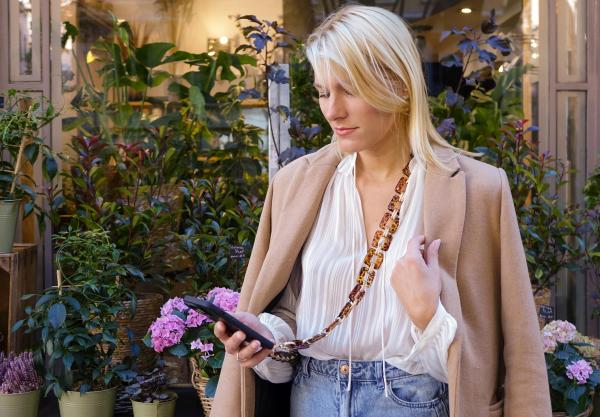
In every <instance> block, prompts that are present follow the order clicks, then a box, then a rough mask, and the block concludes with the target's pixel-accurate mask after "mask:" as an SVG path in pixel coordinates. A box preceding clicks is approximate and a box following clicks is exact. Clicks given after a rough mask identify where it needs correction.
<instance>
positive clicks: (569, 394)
mask: <svg viewBox="0 0 600 417" xmlns="http://www.w3.org/2000/svg"><path fill="white" fill-rule="evenodd" d="M541 333H542V334H541V336H542V341H543V344H544V352H545V353H544V356H545V359H546V369H547V371H548V382H549V383H550V393H551V399H552V409H553V410H555V411H566V412H567V414H569V415H570V416H576V415H579V414H581V413H582V412H584V411H585V410H586V409H587V408H588V407H589V406H590V405H591V402H592V395H591V394H592V393H593V392H594V391H595V390H596V387H597V386H598V385H599V384H600V371H599V370H598V369H595V368H596V366H597V365H596V361H595V358H597V357H598V354H599V352H598V349H597V348H596V347H595V346H594V345H593V344H592V343H590V342H591V340H590V339H589V338H586V337H585V336H583V335H581V334H580V333H579V332H577V329H576V328H575V326H574V325H573V324H571V323H569V322H568V321H562V320H555V321H552V322H550V323H548V324H547V325H546V326H545V327H544V328H543V329H542V332H541Z"/></svg>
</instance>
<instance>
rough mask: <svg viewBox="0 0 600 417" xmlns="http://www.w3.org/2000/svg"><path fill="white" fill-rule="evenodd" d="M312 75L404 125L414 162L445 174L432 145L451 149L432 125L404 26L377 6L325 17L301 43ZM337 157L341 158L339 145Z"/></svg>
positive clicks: (350, 7)
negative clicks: (333, 80)
mask: <svg viewBox="0 0 600 417" xmlns="http://www.w3.org/2000/svg"><path fill="white" fill-rule="evenodd" d="M306 56H307V58H308V60H309V61H310V63H311V65H312V67H313V69H314V71H315V74H316V75H317V76H319V77H323V79H328V78H329V77H330V76H333V77H335V78H336V79H337V80H338V81H339V82H340V84H342V86H344V88H346V89H348V90H349V91H351V92H353V93H355V94H356V95H358V96H359V97H361V98H362V99H364V100H365V101H366V102H367V103H368V104H370V105H371V106H373V107H375V108H376V109H378V110H380V111H384V112H389V113H394V114H395V115H396V117H395V118H394V120H395V126H396V127H399V126H404V127H405V131H403V132H402V131H399V132H398V140H401V139H402V137H405V136H408V138H409V145H410V150H411V151H412V152H413V154H414V156H415V158H417V159H418V160H421V161H422V162H429V163H432V164H434V165H437V166H439V167H441V168H443V169H448V168H447V167H446V165H445V164H444V162H443V161H442V160H440V158H438V157H437V155H436V154H435V152H434V151H433V147H432V144H437V145H440V146H442V147H445V148H451V149H454V150H457V151H458V152H463V151H462V150H460V149H458V148H454V147H453V146H451V145H450V144H449V143H448V142H447V141H446V140H445V139H444V138H443V137H442V136H441V135H440V134H439V133H438V132H437V131H436V129H435V127H434V126H433V123H432V122H431V115H430V112H429V104H428V101H427V91H426V84H425V79H424V76H423V71H422V69H421V58H420V55H419V51H418V49H417V47H416V45H415V43H414V41H413V37H412V34H411V32H410V29H409V27H408V26H407V25H406V24H405V23H404V21H403V20H402V19H401V18H400V17H399V16H397V15H395V14H393V13H392V12H389V11H387V10H385V9H382V8H379V7H370V6H361V5H348V6H344V7H342V8H341V9H339V10H338V11H336V12H334V13H333V14H331V15H330V16H328V17H327V18H326V19H325V21H323V22H322V23H321V24H320V25H319V26H318V27H317V28H316V29H315V30H314V32H313V33H312V34H311V35H310V36H309V37H308V40H307V42H306ZM338 152H339V153H340V154H341V151H340V148H339V146H338Z"/></svg>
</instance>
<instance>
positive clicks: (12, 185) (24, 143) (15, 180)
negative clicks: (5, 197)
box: [10, 136, 29, 195]
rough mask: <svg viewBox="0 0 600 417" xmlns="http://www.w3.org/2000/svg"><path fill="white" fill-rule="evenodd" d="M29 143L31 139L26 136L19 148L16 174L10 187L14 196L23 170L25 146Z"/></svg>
mask: <svg viewBox="0 0 600 417" xmlns="http://www.w3.org/2000/svg"><path fill="white" fill-rule="evenodd" d="M28 142H29V137H28V136H25V137H24V138H23V139H22V140H21V146H19V154H18V155H17V161H16V163H15V172H14V176H13V180H12V184H11V185H10V194H11V195H14V193H15V188H16V187H17V179H18V178H19V171H20V170H21V164H22V163H23V153H24V152H25V146H27V143H28Z"/></svg>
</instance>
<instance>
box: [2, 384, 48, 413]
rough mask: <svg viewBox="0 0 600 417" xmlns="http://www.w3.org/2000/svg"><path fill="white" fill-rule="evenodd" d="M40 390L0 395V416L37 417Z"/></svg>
mask: <svg viewBox="0 0 600 417" xmlns="http://www.w3.org/2000/svg"><path fill="white" fill-rule="evenodd" d="M39 404H40V390H39V389H36V390H35V391H29V392H25V393H23V394H0V416H10V417H37V415H38V406H39Z"/></svg>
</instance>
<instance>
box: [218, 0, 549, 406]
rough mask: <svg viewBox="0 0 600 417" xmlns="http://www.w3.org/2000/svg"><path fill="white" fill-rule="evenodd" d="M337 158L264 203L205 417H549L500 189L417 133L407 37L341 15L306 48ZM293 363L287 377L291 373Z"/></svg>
mask: <svg viewBox="0 0 600 417" xmlns="http://www.w3.org/2000/svg"><path fill="white" fill-rule="evenodd" d="M306 52H307V56H308V58H309V60H310V62H311V64H312V66H313V68H314V70H315V87H316V88H317V90H318V91H319V104H320V107H321V110H322V112H323V114H324V115H325V117H326V119H327V121H328V122H329V123H330V124H331V127H332V128H333V130H334V132H335V142H334V143H333V144H331V145H329V146H326V147H324V148H323V149H321V150H319V151H318V152H316V153H314V154H311V155H308V156H305V157H303V158H300V159H299V160H297V161H294V162H293V163H291V164H290V165H288V166H286V167H285V168H283V169H282V170H281V171H280V172H279V173H278V174H277V175H276V176H275V177H274V179H273V182H272V184H271V186H270V188H269V191H268V193H267V197H266V201H265V206H264V211H263V214H262V217H261V221H260V226H259V229H258V233H257V237H256V241H255V244H254V248H253V251H252V255H251V258H250V264H249V266H248V270H247V273H246V276H245V280H244V284H243V286H242V295H241V299H240V303H239V311H238V313H236V315H237V317H238V318H240V319H241V320H242V321H244V322H245V323H247V324H248V325H250V326H251V327H253V328H255V329H256V330H258V331H259V332H260V333H261V334H263V335H265V336H266V337H267V338H269V339H271V340H273V341H274V342H275V343H276V345H275V347H274V349H267V348H264V349H263V348H261V347H260V345H259V344H258V342H257V341H252V342H250V343H247V342H245V341H244V339H245V335H244V334H242V333H241V332H236V333H234V334H229V333H228V332H227V331H226V327H225V325H224V323H221V322H219V323H217V325H216V326H215V334H216V335H217V336H218V337H219V339H221V340H222V341H223V343H224V344H225V347H226V351H227V353H228V354H227V355H226V359H225V363H224V367H223V370H222V373H221V377H220V381H219V385H218V388H217V394H216V398H215V400H214V404H213V410H212V413H211V416H212V417H238V416H243V417H262V416H287V415H291V416H292V417H308V416H319V417H329V416H332V417H333V416H336V417H338V416H344V417H346V416H347V417H359V416H373V417H387V416H396V417H405V416H406V417H408V416H411V417H434V416H437V417H439V416H451V417H487V416H502V415H505V416H508V417H533V416H537V417H549V416H550V415H551V409H550V399H549V392H548V384H547V377H546V370H545V365H544V358H543V353H542V345H541V340H540V337H539V331H538V330H539V329H538V324H537V320H536V317H535V309H534V303H533V298H532V295H531V288H530V284H529V279H528V274H527V266H526V262H525V256H524V251H523V246H522V243H521V240H520V235H519V229H518V225H517V221H516V216H515V210H514V207H513V202H512V199H511V193H510V190H509V186H508V181H507V178H506V174H505V173H504V171H502V170H501V169H497V168H495V167H492V166H489V165H486V164H484V163H482V162H478V161H476V160H474V159H472V158H470V157H469V156H468V155H465V154H464V153H461V152H459V151H458V150H456V149H454V148H452V147H451V146H449V145H448V144H447V143H446V142H445V141H444V140H443V138H441V137H440V136H439V135H438V133H437V132H436V130H435V128H434V127H433V126H432V123H431V120H430V114H429V109H428V106H427V95H426V91H425V82H424V78H423V74H422V72H421V63H420V59H419V54H418V51H417V49H416V47H415V44H414V43H413V40H412V37H411V33H410V31H409V29H408V28H407V26H406V25H405V23H404V22H403V21H402V20H401V19H400V18H399V17H398V16H396V15H394V14H392V13H390V12H388V11H385V10H383V9H380V8H376V7H366V6H359V5H352V6H347V7H344V8H342V9H341V10H339V11H337V12H336V13H334V14H333V15H331V16H329V17H328V18H327V19H326V20H325V21H324V22H323V23H322V24H321V25H320V26H319V27H318V28H317V29H316V30H315V31H314V33H313V34H312V35H311V36H310V37H309V39H308V42H307V47H306ZM294 359H295V361H293V360H294Z"/></svg>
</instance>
